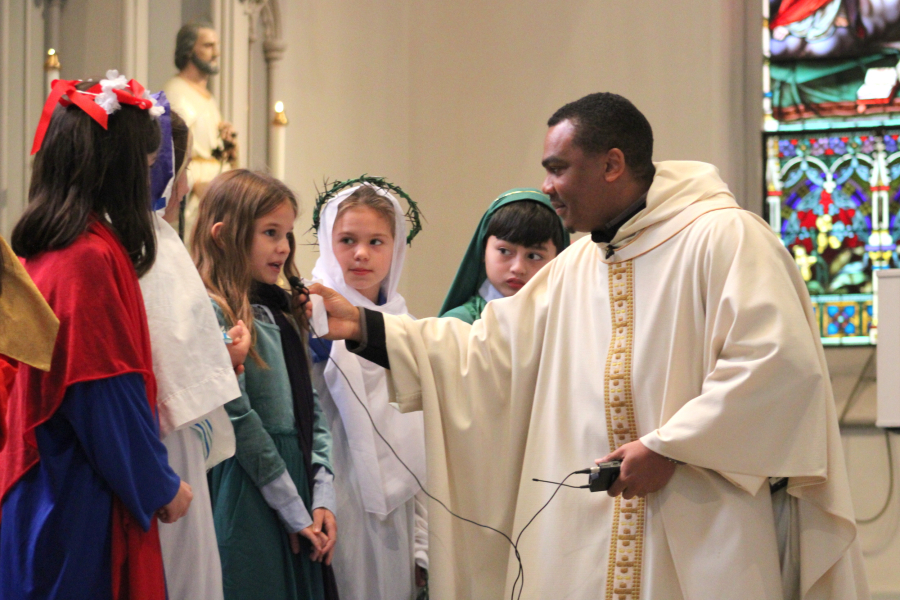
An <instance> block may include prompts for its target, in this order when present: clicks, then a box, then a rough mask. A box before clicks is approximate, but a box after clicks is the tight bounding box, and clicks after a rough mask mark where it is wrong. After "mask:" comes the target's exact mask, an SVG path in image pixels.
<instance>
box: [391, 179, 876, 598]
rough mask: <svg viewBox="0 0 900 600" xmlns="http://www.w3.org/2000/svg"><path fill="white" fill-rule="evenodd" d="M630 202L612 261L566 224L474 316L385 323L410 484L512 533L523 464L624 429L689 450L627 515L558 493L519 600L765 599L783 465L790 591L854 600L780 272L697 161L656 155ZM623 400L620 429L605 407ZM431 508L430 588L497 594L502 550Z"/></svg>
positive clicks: (527, 557) (816, 355) (838, 488)
mask: <svg viewBox="0 0 900 600" xmlns="http://www.w3.org/2000/svg"><path fill="white" fill-rule="evenodd" d="M647 204H648V206H647V208H646V209H644V210H643V211H641V212H640V213H639V214H638V215H636V216H635V217H633V218H632V219H631V220H630V221H629V222H627V223H626V224H625V225H624V226H623V228H622V229H621V230H620V232H619V234H618V235H617V237H616V239H614V240H613V244H614V245H615V246H617V247H618V249H617V251H616V252H615V254H613V255H612V257H611V258H609V259H606V258H605V250H606V244H599V245H598V244H595V243H593V242H592V241H591V239H590V238H584V239H582V240H580V241H579V242H577V243H575V244H574V245H573V246H572V247H570V248H569V249H567V250H566V251H565V252H563V253H562V254H561V255H560V256H559V257H557V258H556V259H555V260H554V261H553V262H552V263H551V264H550V265H549V266H548V267H547V268H545V269H542V270H541V271H540V272H539V273H538V274H537V275H536V276H535V277H534V278H533V279H532V280H531V281H530V282H529V283H528V284H527V285H526V286H525V287H524V288H523V289H522V290H520V291H519V292H518V293H517V294H516V295H515V296H513V297H511V298H506V299H501V300H496V301H494V302H491V303H490V304H488V306H487V308H486V309H485V311H484V313H483V314H482V318H481V320H479V321H477V322H476V323H475V324H474V325H472V326H469V325H467V324H465V323H463V322H462V321H459V320H457V319H424V320H420V321H413V320H411V319H408V318H405V317H394V316H389V315H385V329H386V336H387V347H388V354H389V358H390V364H391V371H390V373H391V383H392V395H393V399H394V400H395V401H396V402H397V403H398V404H399V406H400V408H401V410H405V411H409V410H419V409H424V413H425V427H426V444H427V458H428V463H427V469H428V487H429V491H430V492H431V493H432V494H434V495H435V496H437V497H438V498H441V499H442V500H444V501H445V502H447V504H448V505H449V506H450V507H451V508H452V509H453V510H454V511H456V512H458V513H459V514H461V515H463V516H465V517H468V518H471V519H475V520H477V521H479V522H481V523H484V524H487V525H491V526H493V527H496V528H498V529H500V530H502V531H504V532H506V533H507V534H508V535H510V536H513V539H515V538H514V536H515V535H517V534H518V532H519V531H520V530H521V528H522V527H523V526H524V525H525V524H526V523H527V522H528V520H529V519H530V518H531V517H532V515H534V514H535V512H537V510H538V509H539V508H540V507H541V506H542V505H543V504H544V502H546V500H547V499H548V498H549V496H550V494H551V493H552V492H553V486H549V485H546V484H541V483H534V482H532V478H533V477H536V478H541V479H549V480H554V481H559V480H560V478H562V477H564V476H565V475H566V474H568V473H570V472H572V471H575V470H577V469H583V468H585V467H589V466H591V465H593V461H594V459H596V458H599V457H602V456H604V455H605V454H607V453H608V452H609V451H610V450H611V448H612V447H613V445H612V444H611V441H613V440H612V439H611V437H612V436H615V438H618V436H619V434H620V432H621V434H622V435H625V436H626V437H628V431H629V428H631V429H633V430H634V431H631V434H632V437H634V438H637V437H639V438H640V439H641V440H642V442H643V443H644V444H645V445H646V446H648V447H649V448H651V449H653V450H655V451H657V452H659V453H661V454H663V455H665V456H668V457H671V458H674V459H676V460H680V461H684V462H685V463H687V464H686V465H684V466H679V467H677V468H676V470H675V474H674V475H673V477H672V479H671V480H670V481H669V483H668V484H667V485H666V486H665V487H664V488H663V489H662V490H661V491H659V492H656V493H653V494H650V495H649V496H648V497H647V499H646V503H645V505H646V508H645V509H639V508H635V505H632V507H631V508H629V509H627V510H626V509H625V508H624V504H623V508H622V509H617V508H616V506H617V502H616V501H615V500H614V499H612V498H610V497H609V496H608V495H606V494H605V493H594V494H592V493H589V492H588V491H587V490H571V489H565V488H564V489H562V490H560V492H559V493H558V494H557V496H556V498H555V499H554V500H553V502H551V503H550V505H549V506H548V507H547V508H546V509H545V510H544V511H543V512H542V513H541V515H540V516H539V517H538V518H537V520H536V521H535V522H534V523H533V524H532V525H531V527H530V528H529V529H528V531H527V532H526V533H525V535H524V536H523V538H522V542H521V543H520V546H519V548H520V551H521V554H522V560H523V563H524V569H525V590H524V594H523V596H522V597H523V598H532V599H537V598H551V597H552V598H570V599H580V598H584V599H587V598H609V599H612V600H637V598H643V599H647V600H650V599H652V600H670V599H671V600H681V599H685V600H707V599H708V600H723V599H730V598H734V599H738V598H740V599H753V600H762V599H773V600H774V599H781V598H784V597H785V594H784V592H783V591H782V577H781V574H780V567H779V556H778V546H777V541H776V528H775V523H774V518H773V511H772V503H771V497H770V494H769V490H768V486H767V485H766V478H767V477H769V476H786V477H790V484H789V492H790V494H791V496H792V498H793V499H795V502H796V509H797V510H796V512H797V513H798V514H799V525H798V527H797V528H796V529H797V531H798V536H799V539H798V540H795V542H796V543H798V544H799V548H800V556H799V557H794V558H795V559H796V560H798V561H799V568H800V587H801V588H802V593H801V594H799V596H800V597H802V598H804V599H805V600H812V599H817V600H818V599H829V600H851V599H854V598H868V597H869V595H868V589H867V583H866V579H865V574H864V571H863V567H862V562H861V555H860V552H859V547H858V543H857V541H856V526H855V523H854V517H853V510H852V506H851V502H850V494H849V488H848V484H847V476H846V470H845V465H844V460H843V454H842V449H841V443H840V437H839V432H838V427H837V420H836V417H835V410H834V401H833V398H832V395H831V388H830V383H829V380H828V373H827V367H826V365H825V361H824V355H823V353H822V349H821V344H820V342H819V339H818V336H817V333H816V332H817V329H816V327H815V326H814V323H813V316H812V310H811V303H810V300H809V297H808V295H807V292H806V289H805V286H804V284H803V281H802V279H801V278H800V275H799V273H798V270H797V268H796V265H795V264H794V262H793V260H792V259H791V257H790V255H789V254H788V253H787V251H786V250H785V249H784V247H783V246H782V244H781V242H780V241H779V240H778V239H777V238H776V237H775V236H774V235H773V234H772V232H771V231H770V230H769V228H768V227H767V226H766V225H765V223H764V222H762V220H761V219H759V218H758V217H756V216H754V215H752V214H750V213H749V212H746V211H744V210H741V209H740V208H739V207H738V206H737V204H736V203H735V202H734V199H733V197H732V195H731V194H730V192H728V189H727V186H726V185H725V184H724V183H723V182H722V181H721V180H720V179H719V177H718V174H717V171H716V170H715V168H714V167H712V166H711V165H705V164H703V163H690V162H664V163H660V164H659V165H658V166H657V175H656V177H655V179H654V181H653V185H652V186H651V188H650V191H649V193H648V197H647ZM611 275H612V278H613V279H612V281H611V280H610V276H611ZM614 319H615V322H616V325H615V327H613V325H612V323H613V320H614ZM629 396H630V397H633V408H634V417H633V422H631V423H629V422H626V421H627V419H624V416H625V414H626V413H627V410H626V411H624V412H622V413H621V415H619V414H616V413H614V412H608V411H614V410H616V408H617V407H622V406H625V405H624V404H621V403H619V401H620V400H622V398H626V399H627V398H628V397H629ZM608 414H609V415H612V416H613V420H612V421H611V422H610V423H609V424H608V419H607V415H608ZM620 419H622V421H620ZM623 441H624V440H623ZM579 477H581V478H584V480H570V481H569V483H574V484H583V483H586V476H579ZM622 502H623V503H624V501H622ZM429 514H430V519H429V532H430V543H429V548H430V556H431V565H432V568H431V589H432V594H433V596H434V597H435V598H455V599H460V600H461V599H466V598H473V599H474V598H478V599H486V598H487V599H500V598H508V597H509V596H510V591H511V588H512V585H513V581H514V580H515V578H516V574H517V563H516V561H515V558H514V556H513V554H512V551H511V549H510V547H509V545H508V543H507V542H506V541H505V540H504V539H502V538H501V537H500V536H499V535H497V534H496V533H492V532H488V531H484V530H481V529H478V528H476V527H474V526H472V525H469V524H466V523H463V522H460V521H458V520H456V519H453V518H452V517H450V516H448V515H447V514H446V512H444V510H443V509H442V508H440V507H439V506H437V505H436V504H435V503H434V502H431V503H430V504H429ZM640 514H643V515H644V522H643V525H642V527H640V526H638V527H630V526H629V525H630V524H631V523H634V522H635V521H629V520H627V519H638V518H639V516H640ZM617 518H618V521H616V519H617ZM614 527H615V534H616V539H615V544H616V545H615V548H614V549H613V548H612V547H611V543H612V542H613V530H614ZM641 532H643V533H641ZM635 549H637V550H640V552H639V554H640V558H637V557H636V555H635V554H634V550H635ZM614 552H615V553H616V554H617V555H618V556H617V557H614V558H613V560H612V561H611V554H613V553H614ZM608 584H609V587H608Z"/></svg>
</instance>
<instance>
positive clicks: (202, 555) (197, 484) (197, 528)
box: [140, 92, 250, 600]
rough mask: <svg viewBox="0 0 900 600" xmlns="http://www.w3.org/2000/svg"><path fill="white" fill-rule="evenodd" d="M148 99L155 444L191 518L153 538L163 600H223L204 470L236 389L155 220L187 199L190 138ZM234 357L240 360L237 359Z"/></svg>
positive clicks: (243, 346)
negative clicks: (152, 134) (153, 151)
mask: <svg viewBox="0 0 900 600" xmlns="http://www.w3.org/2000/svg"><path fill="white" fill-rule="evenodd" d="M157 99H158V100H159V104H160V105H161V106H163V107H164V108H165V109H166V114H164V115H163V116H162V117H161V118H160V125H161V129H162V132H163V141H162V144H161V145H160V149H159V152H158V153H157V155H156V161H155V162H154V163H153V168H152V170H151V193H152V197H153V198H156V200H155V201H154V204H153V209H154V211H155V212H154V213H153V224H154V227H155V230H156V241H157V253H156V261H155V262H154V263H153V268H152V269H150V271H149V272H148V273H147V274H146V275H144V276H143V277H142V278H141V281H140V283H141V292H142V293H143V296H144V307H145V308H146V311H147V324H148V327H149V330H150V342H151V344H150V347H151V350H152V353H153V372H154V374H155V375H156V381H157V387H158V392H157V402H158V405H159V421H160V430H161V434H162V437H163V443H164V444H165V446H166V449H167V450H168V452H169V465H170V466H171V467H172V468H173V469H174V470H175V472H176V473H178V475H179V476H181V477H182V479H184V480H185V481H187V482H188V483H189V484H190V485H191V489H192V491H193V493H194V503H193V507H192V510H191V512H190V513H189V514H188V515H187V516H186V517H185V518H183V519H181V520H179V521H178V522H177V523H172V524H166V525H162V526H160V529H159V537H160V542H161V544H162V553H163V563H164V564H165V568H166V584H167V588H168V592H169V599H170V600H194V599H198V598H202V599H205V600H222V597H223V593H222V564H221V561H220V559H219V547H218V545H217V543H216V532H215V528H214V526H213V516H212V507H211V504H210V500H209V486H208V484H207V481H206V470H207V468H208V467H211V466H213V465H215V464H218V463H219V462H221V461H222V460H224V459H225V458H228V457H230V456H233V455H234V430H233V428H232V426H231V422H230V421H229V419H228V414H227V413H226V412H225V409H224V408H223V405H224V404H225V403H226V402H228V401H230V400H233V399H235V398H237V397H239V396H240V395H241V390H240V387H239V386H238V383H237V378H236V377H235V371H234V364H233V362H232V359H231V357H230V356H229V352H228V350H226V345H225V344H224V343H223V336H222V332H221V331H220V330H219V323H218V321H217V319H216V313H215V312H214V311H213V308H212V306H211V305H210V303H209V296H207V294H206V289H205V288H204V286H203V281H201V279H200V275H199V274H198V273H197V269H196V267H194V263H193V261H192V260H191V256H190V254H188V251H187V249H186V248H185V247H184V244H183V243H182V242H181V239H180V238H179V237H178V234H177V233H176V232H175V230H174V229H172V227H171V226H170V225H169V224H168V223H167V222H165V221H164V220H163V213H164V212H165V211H168V210H170V208H169V207H170V206H175V207H177V206H178V205H179V200H180V199H181V198H182V197H183V196H184V194H186V193H187V181H186V179H187V173H186V170H187V169H186V168H187V164H188V163H189V162H190V155H189V154H188V152H187V149H188V148H190V144H189V141H190V139H189V138H190V131H189V130H188V128H187V125H185V123H184V121H183V120H182V119H181V117H179V116H178V114H176V113H174V112H172V111H171V109H170V108H169V105H168V101H167V100H166V98H165V95H164V94H163V93H162V92H160V95H159V96H158V97H157ZM228 334H229V336H230V337H231V338H233V339H234V342H233V343H232V344H230V346H229V347H230V348H231V349H232V350H234V351H235V352H238V353H240V352H242V353H243V355H244V356H246V352H247V350H249V348H250V335H249V332H248V331H246V329H245V328H244V327H243V325H242V324H241V323H240V322H238V326H236V327H234V328H232V330H231V331H229V332H228ZM235 358H236V360H237V362H238V363H241V362H243V356H236V357H235Z"/></svg>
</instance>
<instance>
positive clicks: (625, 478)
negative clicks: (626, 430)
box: [596, 440, 677, 500]
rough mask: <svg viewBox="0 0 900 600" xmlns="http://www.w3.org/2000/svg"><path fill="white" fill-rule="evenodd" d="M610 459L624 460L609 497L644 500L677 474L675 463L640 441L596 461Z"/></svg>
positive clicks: (628, 444) (609, 491) (624, 446)
mask: <svg viewBox="0 0 900 600" xmlns="http://www.w3.org/2000/svg"><path fill="white" fill-rule="evenodd" d="M610 460H621V461H622V467H621V468H620V470H619V477H618V478H617V479H616V481H615V482H614V483H613V484H612V486H611V487H610V488H609V490H607V493H608V494H609V495H610V496H618V495H619V494H622V497H623V498H625V499H626V500H630V499H632V498H634V497H635V496H637V497H638V498H643V497H644V496H646V495H647V494H650V493H653V492H656V491H658V490H661V489H663V488H664V487H665V486H666V484H667V483H669V480H670V479H671V478H672V475H673V474H674V473H675V467H676V466H677V465H676V464H675V463H673V462H672V461H670V460H669V459H668V458H666V457H665V456H663V455H662V454H657V453H656V452H654V451H653V450H651V449H649V448H648V447H647V446H645V445H644V444H643V443H641V441H640V440H635V441H633V442H629V443H627V444H625V445H623V446H621V447H620V448H619V449H618V450H616V451H615V452H612V453H610V454H607V455H606V456H604V457H603V458H599V459H597V461H596V462H597V464H600V463H601V462H607V461H610Z"/></svg>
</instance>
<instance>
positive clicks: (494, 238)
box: [439, 188, 569, 324]
mask: <svg viewBox="0 0 900 600" xmlns="http://www.w3.org/2000/svg"><path fill="white" fill-rule="evenodd" d="M568 245H569V233H568V232H567V231H566V230H565V228H564V227H563V224H562V221H561V220H560V218H559V217H558V216H556V211H554V210H553V205H552V204H550V198H549V197H548V196H546V195H545V194H542V193H541V192H540V191H538V190H535V189H530V188H522V189H513V190H509V191H507V192H504V193H502V194H500V196H499V197H498V198H497V199H496V200H494V201H493V202H491V205H490V206H489V207H488V210H487V212H486V213H484V216H483V217H481V222H480V223H479V224H478V229H477V230H475V236H474V237H473V238H472V241H471V242H470V243H469V248H468V250H466V254H465V256H464V257H463V260H462V263H461V264H460V266H459V270H458V271H457V272H456V278H455V279H454V280H453V285H451V286H450V291H448V292H447V297H446V298H445V299H444V305H443V306H441V311H440V313H439V315H440V316H442V317H456V318H457V319H460V320H462V321H465V322H466V323H469V324H471V323H474V322H475V321H477V320H478V319H480V318H481V311H483V310H484V307H485V306H486V305H487V303H488V302H490V301H491V300H496V299H497V298H505V297H509V296H512V295H513V294H515V293H516V292H517V291H519V290H520V289H522V287H523V286H524V285H525V284H526V283H528V281H529V280H530V279H531V278H532V277H534V275H535V273H537V272H538V271H540V270H541V269H542V268H543V267H544V266H546V265H547V264H548V263H549V262H550V261H551V260H553V258H554V257H555V256H556V255H557V254H559V253H560V252H562V251H563V250H565V249H566V248H567V247H568Z"/></svg>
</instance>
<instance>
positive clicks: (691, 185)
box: [598, 160, 740, 263]
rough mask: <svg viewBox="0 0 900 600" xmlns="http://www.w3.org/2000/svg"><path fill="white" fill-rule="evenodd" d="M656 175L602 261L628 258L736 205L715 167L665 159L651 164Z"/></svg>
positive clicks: (636, 255)
mask: <svg viewBox="0 0 900 600" xmlns="http://www.w3.org/2000/svg"><path fill="white" fill-rule="evenodd" d="M655 166H656V175H655V176H654V177H653V182H652V183H651V184H650V189H649V190H648V191H647V206H646V208H644V209H643V210H642V211H640V212H639V213H637V214H636V215H634V216H633V217H632V218H631V219H629V220H628V221H626V222H625V224H623V225H622V227H621V228H619V231H618V233H616V236H615V237H614V238H613V239H612V242H610V244H605V243H599V244H598V245H599V246H600V247H601V248H602V249H604V250H605V249H606V248H607V246H608V245H611V246H613V248H615V253H613V254H612V255H611V256H609V258H607V259H605V262H610V263H614V262H621V261H624V260H631V259H633V258H636V257H638V256H640V255H641V254H645V253H647V252H650V251H651V250H653V249H655V248H657V247H658V246H660V245H661V244H662V243H664V242H665V241H666V240H668V239H669V238H671V237H672V236H674V235H676V234H677V233H678V232H680V231H681V230H682V229H684V228H685V227H687V226H688V225H690V224H691V223H693V222H694V221H695V220H696V219H697V218H698V217H700V216H701V215H704V214H706V213H708V212H711V211H714V210H722V209H735V208H740V206H738V203H737V202H736V201H735V199H734V194H732V193H731V190H729V189H728V184H726V183H725V182H724V181H722V178H721V177H720V176H719V170H718V169H717V168H716V167H715V166H713V165H711V164H709V163H704V162H697V161H690V160H667V161H662V162H658V163H655Z"/></svg>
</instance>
